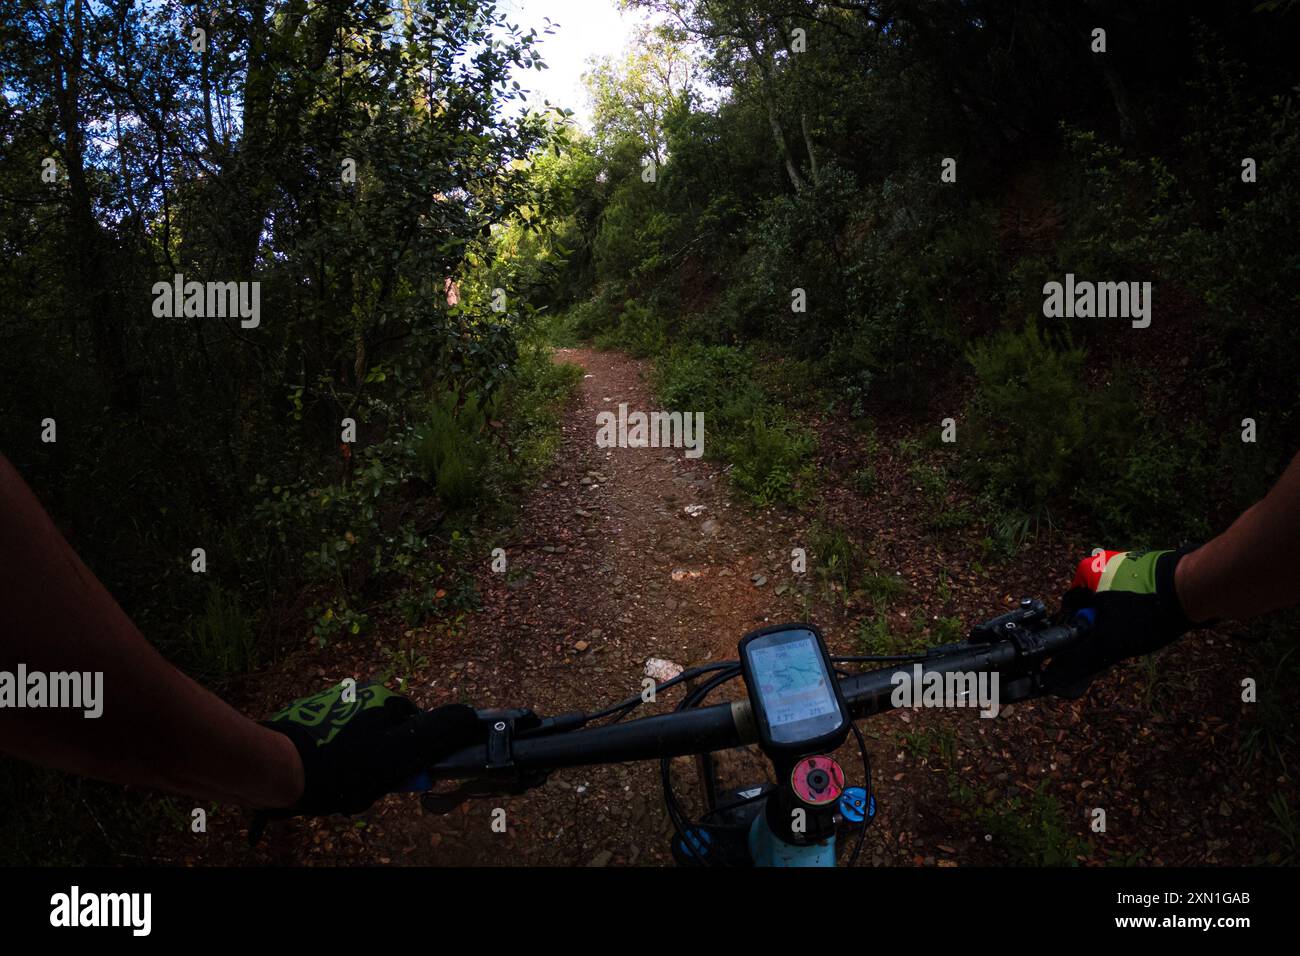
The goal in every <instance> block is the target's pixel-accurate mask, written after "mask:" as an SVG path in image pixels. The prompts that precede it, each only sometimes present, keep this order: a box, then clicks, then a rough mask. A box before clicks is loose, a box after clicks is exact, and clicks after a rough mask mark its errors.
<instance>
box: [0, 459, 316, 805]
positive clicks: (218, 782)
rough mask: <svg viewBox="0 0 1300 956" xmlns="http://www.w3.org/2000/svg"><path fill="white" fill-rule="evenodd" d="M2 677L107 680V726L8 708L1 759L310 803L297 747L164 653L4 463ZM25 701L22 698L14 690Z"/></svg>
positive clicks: (0, 732) (75, 713)
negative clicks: (303, 797)
mask: <svg viewBox="0 0 1300 956" xmlns="http://www.w3.org/2000/svg"><path fill="white" fill-rule="evenodd" d="M0 580H3V581H4V582H5V592H6V597H7V600H6V602H5V603H6V608H5V611H6V617H7V621H6V625H7V626H6V633H5V636H4V637H3V639H0V671H4V672H7V673H8V674H10V675H15V677H16V675H17V674H18V672H19V668H20V665H21V666H22V667H23V668H24V669H25V672H26V673H27V674H29V675H30V674H37V673H39V674H51V673H57V672H78V673H82V674H87V673H89V674H95V673H100V674H102V675H103V678H102V685H100V687H101V690H100V695H101V700H100V701H98V702H97V704H96V707H95V709H96V710H99V711H100V715H99V716H98V717H88V716H86V711H85V710H83V709H77V708H68V707H60V708H50V707H23V708H18V707H14V706H5V707H2V708H0V751H3V752H5V753H8V754H11V755H14V756H18V757H22V758H24V759H28V760H31V761H33V762H34V763H40V764H43V765H45V766H49V767H56V768H58V769H62V770H70V771H73V772H75V773H79V774H83V775H85V776H90V777H97V778H99V779H102V780H109V781H113V782H117V783H125V784H131V785H135V786H142V787H154V788H159V789H164V790H170V791H173V792H179V793H185V794H189V795H192V796H196V797H199V798H202V799H216V800H227V801H231V802H237V803H243V804H246V805H249V806H260V807H282V806H288V805H290V804H292V803H293V802H294V801H295V800H296V799H297V798H298V796H299V795H300V794H301V792H302V788H303V771H302V762H301V760H300V759H299V757H298V754H297V751H296V750H295V749H294V746H293V744H292V742H291V741H290V740H289V739H288V738H287V737H285V736H284V735H282V734H279V733H276V732H275V731H272V730H268V729H267V728H265V727H262V726H261V725H259V724H257V723H256V722H254V721H252V720H249V719H248V718H247V717H244V716H243V715H241V714H240V713H238V712H237V711H235V710H234V709H233V708H231V707H230V706H229V705H227V704H226V703H224V702H223V701H222V700H220V699H219V698H218V697H216V696H215V695H214V694H212V693H210V692H209V691H207V690H204V689H203V688H202V687H200V686H199V685H198V684H196V683H195V682H194V681H192V680H190V679H189V678H188V677H186V676H185V675H184V674H182V673H181V672H180V671H178V670H177V669H176V668H174V667H172V665H171V664H169V663H167V661H166V660H165V659H164V658H163V657H162V655H161V654H159V653H158V652H157V651H156V650H154V648H153V647H151V646H150V645H149V643H148V642H147V641H146V640H145V639H144V636H143V635H142V634H141V633H140V631H139V630H138V629H137V628H136V626H135V625H134V624H133V623H132V622H131V620H130V618H128V617H127V615H126V613H125V612H124V611H123V610H122V609H121V608H120V607H119V606H118V604H117V602H116V601H114V600H113V598H112V597H111V596H110V595H109V593H108V591H107V590H105V588H104V586H103V585H102V584H101V583H100V582H99V580H98V579H97V578H96V577H95V576H94V574H92V573H91V571H90V569H89V568H87V567H86V566H85V564H83V563H82V561H81V559H80V558H78V557H77V555H76V553H75V552H74V551H73V550H72V548H71V547H70V546H69V544H68V543H67V541H66V540H64V538H63V536H62V535H61V534H60V533H59V531H58V529H57V528H55V527H54V524H53V522H52V521H51V520H50V518H49V516H48V515H47V514H46V513H45V511H44V510H43V509H42V508H41V506H40V504H39V502H38V501H37V500H36V497H35V496H34V495H33V494H32V493H31V491H30V489H28V487H27V486H26V484H25V483H24V482H23V480H22V479H21V478H20V477H19V475H18V473H17V472H16V471H15V470H14V468H13V466H12V465H10V463H9V462H8V460H7V459H5V458H4V456H3V455H0ZM16 691H17V693H19V694H23V693H25V692H26V690H25V688H23V687H17V688H16Z"/></svg>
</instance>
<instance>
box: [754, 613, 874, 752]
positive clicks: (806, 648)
mask: <svg viewBox="0 0 1300 956" xmlns="http://www.w3.org/2000/svg"><path fill="white" fill-rule="evenodd" d="M740 664H741V670H742V671H743V673H744V676H745V684H746V686H747V687H748V689H749V699H750V703H751V704H752V705H753V708H754V719H755V721H756V722H757V724H758V735H759V743H760V744H761V745H762V746H763V748H764V749H765V750H771V751H776V752H779V753H790V754H799V755H803V754H807V753H811V752H814V751H817V750H819V749H821V748H829V749H833V748H834V747H837V746H839V744H840V743H842V742H843V740H844V737H845V735H846V734H847V733H848V717H847V715H846V713H845V707H844V701H843V698H841V696H840V690H839V682H838V681H837V680H836V679H835V674H834V672H833V671H832V669H831V662H830V657H829V656H828V655H827V653H826V645H825V643H824V642H823V641H822V637H821V634H819V633H818V632H817V630H816V628H813V627H811V626H809V625H803V624H798V625H782V626H779V627H772V628H766V629H764V630H761V631H755V632H753V633H752V634H747V635H745V637H744V638H743V639H742V640H741V642H740Z"/></svg>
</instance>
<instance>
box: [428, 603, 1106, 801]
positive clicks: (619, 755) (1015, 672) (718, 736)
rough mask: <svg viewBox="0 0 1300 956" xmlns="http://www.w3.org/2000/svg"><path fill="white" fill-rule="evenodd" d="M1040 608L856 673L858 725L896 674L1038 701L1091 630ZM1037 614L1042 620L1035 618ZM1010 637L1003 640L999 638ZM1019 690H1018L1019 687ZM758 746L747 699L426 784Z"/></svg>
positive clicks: (571, 739) (456, 771)
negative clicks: (997, 687) (912, 657)
mask: <svg viewBox="0 0 1300 956" xmlns="http://www.w3.org/2000/svg"><path fill="white" fill-rule="evenodd" d="M1042 610H1043V609H1042V605H1041V604H1037V603H1035V604H1034V605H1033V606H1032V607H1031V606H1030V605H1029V604H1028V603H1027V602H1022V605H1021V609H1020V610H1019V611H1012V612H1009V613H1007V614H1004V615H1002V616H1000V617H998V618H995V619H994V620H993V621H990V622H988V623H987V624H984V625H981V626H980V627H978V628H976V629H975V630H974V631H973V632H972V638H971V640H968V641H965V642H962V643H960V644H952V645H946V646H944V647H939V648H934V649H932V650H931V651H929V652H927V654H926V656H924V657H918V659H917V660H916V661H915V662H912V663H908V664H905V665H901V666H897V667H887V668H883V669H881V670H876V671H869V672H866V673H862V674H853V675H849V676H847V677H842V678H841V679H840V689H841V691H842V692H843V695H844V700H845V703H846V704H847V705H848V709H849V712H850V715H851V717H852V719H853V720H860V719H862V718H865V717H870V716H872V715H874V714H878V713H880V712H882V711H885V710H889V709H891V708H892V707H893V706H894V704H893V701H892V699H891V698H892V697H893V692H894V689H895V687H896V686H897V683H898V681H897V680H896V679H895V675H897V674H900V673H906V674H908V675H909V676H911V675H912V673H913V670H914V668H915V667H916V666H918V665H919V666H920V667H921V669H922V673H923V674H924V673H928V672H931V671H937V672H940V673H950V672H957V671H961V672H977V673H984V672H989V673H991V672H997V673H1000V674H1009V675H1010V676H1011V677H1012V678H1013V681H1012V687H1011V692H1012V693H1011V697H1010V698H1005V697H1004V699H1006V700H1007V702H1012V701H1015V700H1024V699H1025V698H1027V697H1033V696H1039V695H1040V694H1041V693H1042V687H1041V685H1040V683H1039V682H1038V680H1037V668H1038V665H1039V664H1040V663H1041V662H1042V660H1044V659H1045V658H1048V657H1050V656H1051V655H1052V654H1054V653H1056V652H1057V651H1059V650H1061V649H1062V648H1064V647H1066V646H1068V645H1069V644H1071V643H1073V642H1074V641H1076V640H1078V639H1079V638H1080V637H1081V636H1083V634H1084V633H1086V632H1087V630H1088V629H1089V628H1090V627H1091V624H1092V619H1091V617H1090V616H1088V612H1084V613H1083V614H1082V615H1081V616H1079V617H1076V619H1075V621H1074V622H1072V623H1071V624H1069V625H1057V626H1050V627H1038V628H1029V627H1026V626H1025V625H1026V624H1029V623H1032V622H1035V621H1038V620H1040V619H1041V615H1042ZM1031 615H1037V616H1036V617H1035V616H1031ZM1003 634H1005V635H1006V636H1002V637H999V636H998V635H1003ZM1017 684H1018V685H1019V686H1016V685H1017ZM757 739H758V734H757V729H756V728H755V726H754V721H753V715H752V713H751V710H750V704H749V701H748V700H747V699H742V700H737V701H732V702H730V703H725V704H714V705H711V706H709V707H699V708H690V709H687V710H680V711H674V712H672V713H668V714H659V715H655V716H652V717H642V718H640V719H638V720H632V721H628V722H627V723H612V724H607V725H604V726H599V727H592V728H586V729H577V730H569V731H563V732H556V733H551V734H538V735H534V736H529V735H528V734H527V733H526V732H525V733H523V734H521V735H520V736H516V737H515V738H514V739H513V740H511V741H510V742H509V749H508V755H507V756H508V759H507V760H506V761H505V762H504V763H503V762H501V760H500V758H499V756H498V759H497V760H496V761H493V760H491V759H490V754H489V745H487V744H479V745H475V746H472V747H466V748H464V749H462V750H459V751H457V752H455V753H453V754H451V755H450V756H448V757H446V758H444V759H443V760H440V761H439V762H438V763H437V764H436V765H435V766H433V767H431V768H429V770H428V772H427V779H428V780H430V781H434V780H458V779H460V780H464V779H480V780H485V781H486V780H493V779H501V778H509V777H511V776H517V775H518V774H520V773H521V772H523V773H541V772H546V771H551V770H558V769H561V768H564V767H578V766H594V765H597V764H607V763H624V762H630V761H635V760H653V759H658V758H663V757H681V756H688V755H691V754H700V753H709V752H712V751H716V750H727V749H730V748H732V747H739V746H743V745H745V744H751V743H755V742H756V741H757Z"/></svg>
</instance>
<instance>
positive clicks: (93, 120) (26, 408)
mask: <svg viewBox="0 0 1300 956" xmlns="http://www.w3.org/2000/svg"><path fill="white" fill-rule="evenodd" d="M200 31H201V32H200ZM538 41H539V37H538V35H537V34H536V33H535V32H533V31H527V32H524V31H521V30H519V29H518V28H516V27H512V26H509V25H508V24H507V23H506V22H505V19H504V16H503V14H502V13H501V12H500V11H499V10H498V9H497V7H496V4H495V3H494V2H493V0H430V2H423V0H416V2H402V3H394V2H391V0H327V2H323V3H311V4H308V3H303V2H298V0H290V2H284V3H269V2H261V3H252V4H235V5H229V4H225V5H213V4H202V5H198V6H196V5H194V4H191V3H183V2H175V0H164V2H161V3H148V4H138V3H130V2H119V0H106V2H103V3H82V2H68V3H53V4H35V5H33V4H18V5H8V6H6V7H5V8H4V12H3V14H0V76H3V77H4V80H3V83H0V178H3V180H4V182H5V183H6V184H7V185H6V187H5V188H4V190H3V194H0V243H3V251H4V268H3V269H0V296H3V299H4V309H3V310H2V311H0V436H3V448H2V449H0V451H3V453H4V454H5V455H6V456H7V457H9V458H10V459H11V461H12V462H13V463H14V464H15V466H16V467H17V468H18V470H19V472H20V473H21V474H22V475H23V476H24V477H25V478H26V479H27V480H28V482H29V483H30V484H31V485H32V487H33V488H34V489H35V491H36V492H37V494H38V496H39V497H40V498H41V499H42V501H43V503H44V504H45V505H46V506H47V508H48V509H49V511H50V512H51V514H52V515H53V516H54V517H55V520H56V521H57V523H58V524H59V526H60V528H61V529H63V530H64V532H65V534H66V535H67V536H68V538H69V539H70V540H71V541H72V543H73V545H74V547H76V549H77V550H78V552H79V553H80V554H81V555H82V556H83V558H84V559H85V560H86V562H87V563H88V564H89V566H90V567H91V568H92V570H93V571H94V572H95V573H96V574H97V575H98V576H99V577H100V578H101V579H102V580H103V581H104V583H105V584H106V585H107V586H108V588H109V590H110V592H111V593H112V594H113V595H114V597H116V598H117V600H118V601H119V602H120V603H121V604H122V606H123V607H124V608H125V609H126V610H127V612H128V613H129V614H130V615H131V616H132V618H133V619H134V620H135V621H136V622H137V623H138V624H139V625H140V627H141V629H142V631H143V632H144V633H145V635H146V636H147V637H148V638H149V639H150V640H151V642H153V643H154V644H155V645H157V646H158V647H159V648H160V649H161V650H162V651H163V652H164V653H165V654H167V655H168V656H169V657H170V658H171V659H173V660H174V661H176V662H177V663H178V664H179V665H180V666H182V667H184V668H185V669H187V670H188V671H189V672H191V673H193V674H194V675H195V676H196V677H198V678H199V679H201V680H203V681H204V682H205V683H207V684H209V685H210V686H217V687H218V688H223V687H225V686H227V684H228V682H230V681H232V680H237V679H238V678H240V677H241V676H242V675H244V674H246V673H247V672H248V671H250V670H252V669H255V668H259V667H263V666H266V665H267V664H269V663H271V662H273V661H274V660H275V659H276V657H277V656H279V655H280V654H281V653H282V652H283V651H284V650H285V649H286V648H290V647H294V648H296V647H301V646H303V645H304V644H305V642H306V639H307V636H308V635H309V634H310V636H311V637H314V639H315V640H316V641H318V642H321V643H327V642H330V641H335V640H342V639H353V638H356V637H357V636H359V635H363V634H366V632H367V631H368V630H369V629H371V628H372V627H373V626H374V624H375V623H376V622H377V621H378V620H380V619H383V618H386V617H396V618H398V619H400V620H401V621H403V622H404V623H405V624H406V625H408V626H410V625H414V624H417V623H420V622H423V621H426V620H429V619H431V618H432V619H435V620H436V619H437V618H438V617H439V616H441V615H445V614H453V613H457V612H458V611H459V610H460V609H463V608H465V607H468V606H471V605H472V604H473V602H474V600H475V597H474V594H473V589H472V586H471V585H470V583H469V580H468V571H469V569H470V568H471V566H472V564H478V563H479V562H480V561H482V562H486V560H487V553H488V550H489V549H488V548H487V547H486V546H485V545H486V541H485V540H484V541H475V540H474V535H475V534H476V531H477V530H479V529H483V527H484V526H485V525H488V524H490V523H492V522H494V521H497V520H500V519H503V518H505V517H506V512H505V510H504V508H503V507H502V506H503V504H505V503H507V502H508V500H509V498H510V496H511V494H512V493H513V492H515V491H517V490H518V489H519V488H521V487H522V485H523V483H524V482H525V481H526V480H528V479H529V478H531V477H532V476H534V475H535V474H536V473H537V472H538V470H539V468H540V467H541V465H542V464H543V463H544V461H545V459H546V457H547V456H548V455H549V454H550V453H551V452H552V451H553V450H554V445H555V441H556V437H555V433H556V432H557V431H558V421H557V410H558V408H559V405H560V403H561V402H562V401H563V400H564V399H565V398H566V396H567V395H568V394H569V392H570V390H571V388H572V387H573V385H574V383H575V374H576V369H573V368H567V369H565V368H560V367H557V366H554V365H553V364H552V363H551V361H550V356H549V353H548V352H545V351H543V350H542V349H541V347H540V346H538V345H537V344H536V342H535V340H534V338H533V337H532V336H531V333H530V329H531V323H532V320H531V315H532V303H531V301H530V297H529V294H530V292H533V291H535V289H536V286H537V282H536V281H535V279H534V278H533V277H530V276H528V275H523V274H519V275H516V274H513V273H510V272H509V271H503V270H501V269H500V268H499V266H498V263H497V261H496V251H497V245H496V244H495V243H494V242H492V241H490V238H489V237H490V235H491V232H492V230H493V228H494V227H498V228H502V229H505V228H507V224H509V226H508V228H510V229H513V230H514V231H515V235H516V238H517V241H518V242H520V243H525V244H527V243H530V242H531V243H533V244H534V245H533V247H531V248H540V247H539V246H537V243H538V242H539V240H538V239H537V238H536V236H535V233H536V230H533V229H530V227H529V226H528V219H529V217H530V216H540V215H541V214H542V212H543V211H544V210H546V209H549V208H550V207H551V206H552V205H554V204H556V203H563V204H564V206H565V208H566V209H567V208H568V206H569V202H568V199H567V198H566V197H565V196H563V195H561V194H559V193H556V192H554V191H552V193H551V194H546V193H544V192H543V191H542V190H541V189H540V188H539V186H538V184H537V181H536V178H535V177H534V176H533V175H532V174H530V173H529V171H528V169H529V163H528V159H529V157H530V156H532V155H533V154H534V153H535V152H537V151H538V150H539V149H542V148H544V147H545V146H546V145H547V144H548V143H549V142H550V141H551V140H552V138H553V137H554V136H555V135H556V127H555V123H554V119H553V118H552V117H546V116H539V115H537V114H535V113H531V112H527V111H523V110H521V109H520V108H519V107H520V104H521V102H522V98H523V96H524V91H523V90H521V82H520V81H523V83H526V82H527V80H528V72H529V71H530V70H532V69H534V68H537V69H540V68H542V66H543V64H542V62H541V59H540V56H539V52H538ZM534 259H536V256H534ZM177 275H183V276H184V280H185V281H186V282H191V281H197V282H204V283H206V282H221V283H243V282H248V283H257V284H258V287H259V297H258V301H259V303H260V310H259V315H258V316H257V317H256V320H255V321H254V320H253V317H252V316H251V315H249V314H243V315H229V314H227V313H226V312H224V311H223V312H221V313H219V314H217V315H215V316H214V315H211V314H206V313H205V314H203V315H197V314H193V313H189V314H185V315H175V316H170V315H166V314H164V313H162V311H161V310H160V308H159V306H158V297H157V293H156V291H155V289H154V284H155V283H158V282H162V283H171V282H172V281H173V277H175V276H177ZM498 289H499V290H500V294H499V295H498V294H496V292H497V290H498ZM449 293H450V294H449ZM166 297H168V298H169V297H170V295H169V294H168V296H166ZM46 420H53V423H54V428H55V429H56V431H55V434H54V437H55V438H56V440H55V441H48V440H46V439H47V438H48V437H50V436H49V435H48V433H47V428H46V425H45V424H44V423H45V422H46ZM196 548H202V549H203V550H204V552H205V557H206V570H205V571H204V573H202V574H198V573H194V570H193V566H192V560H193V558H192V555H193V550H194V549H196ZM4 773H5V774H6V775H7V774H8V773H10V768H8V767H6V768H5V770H4ZM12 773H13V774H14V776H13V777H12V778H9V777H7V776H6V779H4V780H2V781H0V792H7V794H8V796H12V797H13V800H12V801H11V800H8V799H6V800H5V803H4V805H5V806H6V807H11V806H23V805H28V804H30V803H31V797H32V793H34V792H37V791H39V792H41V793H42V794H44V795H46V796H47V797H48V799H49V800H50V802H51V804H52V805H53V806H55V807H56V809H55V810H52V811H50V812H52V813H56V814H57V813H59V812H63V810H59V809H58V808H64V809H65V810H66V808H67V807H68V806H70V805H71V806H77V805H80V803H82V802H84V801H83V800H81V799H80V798H79V794H81V793H82V791H83V790H84V788H85V787H88V786H93V785H84V784H80V783H76V782H74V781H65V782H63V783H58V782H56V781H57V780H58V778H57V777H56V776H55V775H49V774H40V775H37V774H34V773H29V771H28V770H27V769H24V768H13V769H12ZM96 803H97V805H98V806H99V807H100V808H101V810H100V813H101V814H102V815H104V816H105V820H103V821H100V820H96V821H95V824H98V825H90V826H88V827H86V828H85V831H84V832H83V831H82V829H81V828H79V827H69V829H68V838H67V843H66V846H64V847H63V848H62V849H55V850H52V851H51V850H49V848H46V850H45V851H44V852H45V855H44V856H42V857H40V858H43V859H49V860H55V859H64V858H65V856H64V855H65V854H66V858H68V859H76V858H82V859H84V858H87V857H91V858H95V857H98V856H101V855H104V854H106V853H108V852H109V851H110V850H111V851H113V852H114V853H118V852H121V848H120V847H118V846H115V845H114V844H115V842H116V841H115V840H113V839H111V838H110V836H109V834H110V833H112V832H113V831H114V825H113V821H112V820H109V819H107V817H111V816H112V814H113V813H114V812H115V810H114V808H113V806H112V804H111V801H109V802H108V803H107V804H106V803H105V802H104V801H103V800H97V801H96ZM73 812H75V811H73ZM7 823H9V824H12V827H10V826H6V828H5V832H4V833H3V834H0V836H3V837H4V838H5V839H4V843H5V844H7V843H8V838H10V837H12V838H14V839H15V840H20V838H21V834H22V832H23V830H24V824H23V818H22V817H15V818H13V820H11V821H7ZM27 829H29V830H30V829H32V828H27ZM101 836H102V837H103V842H101V841H100V837H101ZM127 842H130V841H129V838H128V840H127ZM32 852H37V853H40V852H42V851H41V850H40V849H39V848H38V849H36V850H32V848H30V847H26V846H22V847H15V846H11V845H5V850H4V851H0V856H3V857H4V858H6V859H10V860H14V859H26V858H28V857H27V856H26V855H25V854H27V853H32Z"/></svg>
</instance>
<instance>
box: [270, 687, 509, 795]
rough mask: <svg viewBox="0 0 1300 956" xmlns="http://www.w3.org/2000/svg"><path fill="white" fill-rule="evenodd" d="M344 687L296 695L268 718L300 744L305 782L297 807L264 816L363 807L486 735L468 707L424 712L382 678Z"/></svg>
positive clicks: (272, 724)
mask: <svg viewBox="0 0 1300 956" xmlns="http://www.w3.org/2000/svg"><path fill="white" fill-rule="evenodd" d="M349 687H353V685H351V684H348V683H344V684H339V685H337V686H335V687H331V688H330V689H328V690H324V691H321V692H320V693H318V694H313V695H312V696H310V697H304V698H302V699H300V700H296V701H294V702H293V703H292V704H290V705H289V706H288V707H286V708H285V709H284V710H282V711H280V712H279V713H276V714H273V715H271V717H270V718H268V719H267V720H266V721H265V726H267V727H270V728H271V729H272V730H277V731H279V732H280V733H282V734H284V735H285V736H287V737H288V738H289V739H290V740H292V741H293V743H294V746H296V747H297V748H298V754H299V755H300V756H301V757H302V766H303V773H304V778H305V781H306V786H305V788H304V790H303V794H302V797H301V798H300V799H299V801H298V802H297V803H296V804H295V805H294V806H292V807H290V808H289V809H288V810H285V811H278V812H277V811H272V812H271V813H269V814H267V815H268V816H272V817H283V816H296V815H299V814H302V815H307V816H318V815H323V814H329V813H360V812H361V811H362V810H365V809H366V808H367V807H369V806H370V805H371V804H372V803H374V802H375V801H376V800H378V799H379V798H380V797H382V796H383V795H384V794H386V793H391V792H392V791H394V790H396V789H397V788H399V787H401V786H402V785H403V784H404V783H406V782H407V781H409V780H410V779H412V778H413V777H415V776H416V775H417V774H418V773H420V771H422V770H425V769H427V768H428V767H429V766H431V765H432V764H434V763H437V761H438V760H439V759H441V758H442V757H444V756H446V755H447V754H450V753H452V752H453V751H456V750H459V749H460V748H461V747H466V746H469V745H471V744H474V743H478V742H481V741H484V740H486V739H487V732H486V730H485V729H484V726H483V724H482V722H481V721H480V720H479V719H478V717H477V716H476V715H475V713H474V709H473V708H472V707H466V706H465V705H463V704H453V705H450V706H447V707H439V708H438V709H436V710H431V711H427V712H426V711H421V710H420V709H419V708H417V707H416V706H415V704H413V703H411V701H410V700H408V699H407V698H405V697H402V696H401V695H400V694H395V693H394V692H392V691H390V690H389V689H388V688H386V687H384V686H383V685H382V684H378V683H374V682H371V683H365V684H358V685H355V687H354V688H353V689H354V690H355V693H354V694H351V693H350V694H346V695H345V688H349ZM345 696H347V697H348V698H349V699H348V700H345V699H344V697H345Z"/></svg>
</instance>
